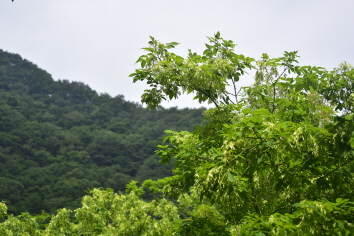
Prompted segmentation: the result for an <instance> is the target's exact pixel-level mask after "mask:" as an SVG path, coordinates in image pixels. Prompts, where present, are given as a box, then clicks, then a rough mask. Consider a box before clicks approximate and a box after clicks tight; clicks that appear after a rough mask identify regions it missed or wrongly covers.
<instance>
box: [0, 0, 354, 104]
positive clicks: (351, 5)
mask: <svg viewBox="0 0 354 236" xmlns="http://www.w3.org/2000/svg"><path fill="white" fill-rule="evenodd" d="M217 31H220V32H221V36H222V37H223V38H225V39H228V40H233V41H234V42H235V43H236V44H237V45H238V46H237V47H236V53H242V54H244V55H246V56H250V57H254V58H256V59H259V58H260V56H261V54H262V53H268V54H269V55H270V56H271V57H278V56H281V55H282V53H283V51H296V50H297V51H299V55H300V56H301V58H300V60H299V61H300V64H302V65H316V66H322V67H325V68H327V69H332V68H333V67H336V66H337V65H338V64H339V63H341V62H343V61H347V62H349V63H352V64H354V1H353V0H336V1H333V0H331V1H329V0H321V1H320V0H317V1H315V0H278V1H276V0H258V1H257V0H248V1H246V0H243V1H238V0H228V1H227V0H204V1H202V0H188V1H187V0H178V1H176V0H150V1H147V0H145V1H143V0H130V1H127V0H125V1H122V0H121V1H119V0H75V1H74V0H42V1H39V0H15V1H14V2H11V0H0V48H1V49H3V50H6V51H8V52H12V53H18V54H20V55H21V56H22V57H23V58H26V59H28V60H29V61H32V62H33V63H35V64H37V65H38V66H39V67H40V68H42V69H44V70H46V71H47V72H48V73H50V74H51V75H52V76H53V78H54V79H55V80H58V79H68V80H70V81H80V82H83V83H85V84H88V85H90V87H91V88H92V89H95V90H96V91H97V92H99V93H108V94H110V95H111V96H116V95H118V94H123V95H124V96H125V98H126V100H129V101H134V102H140V95H141V94H142V93H143V90H144V89H146V88H147V86H146V85H145V84H144V83H139V84H137V83H136V84H133V83H132V79H131V78H129V77H128V75H129V74H131V73H133V72H134V69H135V68H137V65H134V64H135V61H136V60H137V59H138V57H139V56H140V55H142V54H143V53H144V52H143V50H141V48H142V47H145V46H146V45H147V42H148V41H149V35H151V36H154V37H155V38H156V39H158V40H159V41H161V42H164V43H167V42H172V41H176V42H179V43H181V45H179V46H178V47H177V50H175V52H176V53H177V54H180V55H182V56H185V55H186V53H187V50H188V49H189V48H190V49H192V51H197V52H199V53H202V51H203V49H204V44H205V43H207V38H206V36H213V34H214V33H216V32H217ZM0 79H1V78H0ZM242 83H243V84H249V83H250V78H245V80H244V81H243V82H242ZM163 105H164V106H166V107H168V106H178V107H180V108H183V107H199V106H200V105H198V103H197V102H196V101H192V100H191V97H188V98H186V97H184V98H181V99H179V100H177V101H172V102H170V103H168V104H167V103H164V104H163Z"/></svg>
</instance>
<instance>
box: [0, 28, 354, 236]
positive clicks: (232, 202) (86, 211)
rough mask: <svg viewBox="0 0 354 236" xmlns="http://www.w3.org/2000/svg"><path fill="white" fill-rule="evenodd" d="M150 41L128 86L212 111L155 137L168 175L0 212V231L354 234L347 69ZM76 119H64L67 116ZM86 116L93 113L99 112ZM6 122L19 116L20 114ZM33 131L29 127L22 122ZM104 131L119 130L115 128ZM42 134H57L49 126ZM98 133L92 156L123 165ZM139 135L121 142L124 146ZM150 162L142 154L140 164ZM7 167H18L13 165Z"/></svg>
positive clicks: (227, 47)
mask: <svg viewBox="0 0 354 236" xmlns="http://www.w3.org/2000/svg"><path fill="white" fill-rule="evenodd" d="M150 39H151V41H150V42H149V47H147V48H144V50H146V51H147V52H148V53H147V54H146V55H143V56H141V57H140V58H139V59H138V61H137V62H140V63H141V69H137V70H136V71H135V73H133V74H132V75H131V76H132V77H133V80H134V81H138V80H142V81H146V82H147V83H148V84H149V85H150V86H151V88H150V89H148V90H146V91H145V93H144V94H143V95H142V102H144V103H146V104H147V106H148V107H149V108H151V109H153V108H158V109H161V108H159V107H158V105H159V104H160V103H161V101H162V100H164V99H173V98H178V96H179V95H180V94H182V93H194V94H195V99H197V100H198V101H200V102H203V101H208V102H209V103H213V104H215V108H212V109H209V110H208V111H205V112H204V120H203V122H202V124H201V125H200V126H198V127H196V128H195V130H194V131H192V132H190V131H172V130H171V129H168V130H166V131H165V133H166V136H165V138H164V141H165V142H167V144H164V145H158V150H157V151H156V153H157V154H158V155H159V156H160V158H161V159H160V162H161V163H163V164H166V163H169V164H170V165H171V164H172V165H174V167H175V168H174V170H173V175H172V176H169V177H165V178H163V179H158V180H152V179H148V180H145V181H144V182H143V183H142V185H141V186H140V187H138V186H137V182H136V181H132V182H130V183H129V184H128V185H127V190H126V194H121V193H119V194H115V193H113V191H112V190H105V191H103V190H99V189H93V190H92V191H91V192H90V194H91V195H87V196H85V197H84V198H83V201H82V207H81V208H77V209H76V210H68V209H65V208H64V209H61V210H59V211H58V213H57V214H56V215H53V216H52V217H51V218H50V220H49V221H48V219H47V218H46V217H47V216H45V215H42V216H37V217H33V216H30V215H29V214H26V213H24V214H22V215H21V216H18V217H13V216H7V218H6V219H5V220H4V222H2V223H1V225H0V230H2V232H6V233H7V234H9V235H11V233H18V232H20V233H22V235H26V234H33V235H35V234H38V235H259V236H262V235H353V234H354V225H353V223H354V222H353V221H354V199H353V189H354V181H353V179H354V176H353V175H354V174H353V173H354V172H353V169H354V163H353V161H354V149H353V148H354V135H353V134H354V125H353V124H354V123H353V111H352V108H353V104H354V103H353V82H354V68H353V67H352V66H350V65H349V64H346V63H343V64H341V65H340V66H339V68H335V69H334V70H333V71H327V70H325V69H324V68H321V67H312V66H298V65H297V63H298V62H297V60H296V59H297V57H298V56H297V52H285V53H284V55H283V56H282V57H279V58H270V57H269V56H268V55H267V54H263V55H262V58H261V59H260V60H258V61H256V60H254V59H252V58H248V57H245V56H243V55H238V54H236V53H234V51H233V50H234V47H235V44H233V42H232V41H229V40H224V39H223V38H221V36H220V33H219V32H218V33H217V34H215V35H214V37H210V38H208V39H209V42H210V44H206V50H205V51H204V52H203V54H202V55H198V54H197V53H192V52H191V51H190V53H189V55H188V57H187V58H186V59H185V58H183V57H180V56H178V55H176V54H174V53H171V52H170V51H169V50H170V49H173V48H174V47H175V46H176V45H177V43H169V44H162V43H160V42H158V41H157V40H155V39H154V38H153V37H151V38H150ZM252 70H254V71H255V73H254V75H255V83H254V85H252V86H250V87H247V88H241V87H240V86H238V84H237V82H238V81H239V80H240V79H241V76H242V75H243V74H244V73H246V71H247V72H252ZM102 99H106V98H102ZM13 102H14V103H16V100H13ZM8 109H10V108H9V107H8V106H3V108H2V110H3V111H7V110H8ZM97 109H98V108H97ZM2 110H0V111H2ZM76 115H77V114H75V113H70V115H69V116H67V117H66V119H69V120H70V119H74V118H73V117H77V116H76ZM96 115H97V116H98V117H100V113H99V112H96V113H95V116H96ZM14 116H15V117H18V120H19V121H21V119H22V116H20V115H18V114H15V115H14ZM47 117H48V116H47ZM75 119H76V118H75ZM78 120H80V119H79V118H78ZM112 122H115V121H114V120H113V121H112ZM121 122H125V121H124V120H123V121H121ZM36 125H37V124H36V123H29V124H28V127H30V128H31V127H35V126H36ZM95 125H100V122H99V121H97V122H96V123H95ZM109 127H111V128H112V129H117V130H120V129H121V128H122V126H121V123H118V124H116V125H111V126H109ZM48 129H49V130H51V132H53V133H55V132H56V129H55V128H54V127H51V126H48ZM32 130H34V131H37V130H39V131H38V132H39V133H38V134H37V136H36V137H38V138H39V137H42V136H43V135H40V129H33V128H32ZM3 132H5V130H4V131H3ZM82 132H83V133H85V131H84V130H82ZM96 134H97V135H99V136H102V139H100V140H99V141H98V140H97V141H96V143H95V144H91V145H93V146H94V147H101V148H100V149H99V151H98V152H96V153H95V155H94V157H95V158H97V159H98V160H99V161H97V162H98V163H101V162H102V161H111V162H113V163H114V164H117V165H121V163H123V162H120V161H123V160H121V159H117V160H115V159H114V158H111V159H104V158H102V157H101V156H100V154H101V153H104V152H105V151H106V149H107V150H109V148H110V146H112V145H118V144H120V143H121V142H120V137H118V136H117V135H116V134H115V133H112V132H108V131H106V130H105V131H96ZM11 135H13V134H12V133H10V135H7V136H6V137H5V138H3V139H2V140H1V141H2V142H4V143H6V142H10V143H11V142H15V140H11V141H8V140H9V139H11V138H12V136H11ZM140 137H141V136H139V135H135V134H132V135H131V136H127V138H129V139H131V142H134V140H139V139H140ZM72 142H73V143H75V142H74V140H73V141H72ZM74 145H75V144H74ZM3 149H4V153H6V151H7V150H6V149H5V148H3ZM59 150H60V149H59ZM88 153H90V152H88ZM108 153H111V151H108ZM108 153H107V154H105V155H108ZM32 155H33V156H34V157H36V158H37V159H38V160H39V162H38V163H39V164H38V165H43V164H42V163H45V162H46V160H48V158H46V156H48V155H49V154H48V152H47V151H44V150H41V149H37V150H35V151H33V154H32ZM82 156H84V157H85V156H86V155H85V154H82ZM2 158H3V157H2ZM136 158H137V159H138V157H136ZM37 159H36V160H37ZM81 159H86V158H81ZM146 160H148V159H146ZM114 161H117V163H115V162H114ZM154 163H155V162H154V160H150V159H149V161H146V162H145V163H144V164H146V166H154ZM12 168H13V169H12V171H14V172H16V171H17V172H19V171H21V170H19V169H20V168H23V167H18V166H16V165H13V166H12ZM129 171H131V170H129ZM83 175H84V174H83V173H82V172H81V173H80V171H78V170H77V171H75V172H73V173H70V175H69V176H72V177H73V178H76V179H80V176H83ZM6 181H8V186H9V187H8V189H9V190H6V189H5V190H3V191H15V190H16V191H21V190H18V189H21V188H22V186H21V184H19V183H15V182H11V181H10V180H6ZM6 181H5V182H6ZM149 194H150V195H149ZM144 195H145V196H146V195H148V196H149V198H151V197H152V198H153V200H152V201H151V202H145V201H143V200H142V199H141V198H140V197H141V196H144ZM165 197H173V198H175V200H171V201H169V200H167V199H166V198H165ZM0 210H1V211H0V212H2V213H1V214H2V215H3V216H4V214H5V212H6V210H7V207H6V205H4V204H0ZM45 220H47V223H48V222H49V223H48V224H47V225H46V224H45V223H43V222H44V221H45ZM24 222H26V224H25V223H24ZM41 222H42V223H41Z"/></svg>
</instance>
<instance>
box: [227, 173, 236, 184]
mask: <svg viewBox="0 0 354 236" xmlns="http://www.w3.org/2000/svg"><path fill="white" fill-rule="evenodd" d="M227 180H228V181H230V182H231V183H234V182H236V180H237V179H236V176H234V175H233V174H231V173H230V172H228V173H227Z"/></svg>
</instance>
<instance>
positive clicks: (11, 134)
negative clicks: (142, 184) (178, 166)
mask: <svg viewBox="0 0 354 236" xmlns="http://www.w3.org/2000/svg"><path fill="white" fill-rule="evenodd" d="M204 110H205V109H204V108H200V109H177V108H169V109H165V108H163V107H159V108H158V109H157V110H156V111H149V110H147V109H145V108H143V107H142V106H141V105H139V104H137V103H133V102H129V101H125V100H124V96H123V95H118V96H116V97H111V96H110V95H108V94H98V93H97V92H96V91H94V90H93V89H91V88H90V87H89V86H88V85H86V84H84V83H81V82H69V81H68V80H59V81H54V80H53V78H52V77H51V75H50V74H49V73H47V72H46V71H44V70H42V69H40V68H38V67H37V66H36V65H35V64H33V63H31V62H30V61H28V60H26V59H23V58H21V56H20V55H18V54H12V53H8V52H5V51H3V50H0V201H5V202H6V203H7V205H8V207H9V212H10V213H13V214H19V213H20V212H30V213H32V214H36V213H40V212H41V211H42V210H44V211H46V212H49V213H52V212H54V211H55V210H56V209H59V208H63V207H66V208H76V207H78V206H79V204H80V201H81V197H82V196H83V195H85V194H86V193H87V190H89V189H91V188H94V187H102V188H112V189H114V190H115V191H124V190H125V185H126V184H127V183H128V182H130V181H131V180H138V181H141V180H144V179H149V178H151V179H157V178H162V177H165V176H168V175H170V174H171V169H172V168H171V166H168V165H160V164H159V163H158V157H157V156H156V155H154V150H155V149H156V146H157V145H158V144H160V143H162V139H163V137H164V132H163V131H164V130H167V129H173V130H177V131H178V130H192V129H193V128H194V126H196V125H198V124H200V123H201V122H202V113H203V111H204Z"/></svg>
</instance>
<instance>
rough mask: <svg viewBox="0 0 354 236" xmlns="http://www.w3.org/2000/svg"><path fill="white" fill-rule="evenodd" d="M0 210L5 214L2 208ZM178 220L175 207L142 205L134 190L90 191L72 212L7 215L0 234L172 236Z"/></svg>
mask: <svg viewBox="0 0 354 236" xmlns="http://www.w3.org/2000/svg"><path fill="white" fill-rule="evenodd" d="M130 187H131V186H130ZM0 207H1V208H0V209H1V211H4V212H5V211H6V205H4V204H2V205H1V204H0ZM178 220H179V216H178V212H177V207H176V206H175V205H174V204H173V203H171V202H170V201H168V200H166V199H158V200H153V201H151V202H145V201H143V200H142V199H141V198H139V197H138V196H137V195H136V194H135V192H134V191H132V192H130V193H129V194H126V195H125V194H116V193H114V192H113V191H112V190H111V189H107V190H100V189H93V190H91V191H90V195H87V196H85V197H84V198H83V200H82V206H81V207H80V208H77V209H75V210H68V209H66V208H63V209H60V210H58V212H57V213H56V214H55V215H52V216H49V215H46V214H41V215H37V216H31V215H29V214H28V213H23V214H22V215H20V216H17V217H14V216H11V215H9V216H7V218H6V220H5V221H4V222H2V223H0V234H1V235H31V236H36V235H48V236H49V235H172V233H173V232H172V231H171V230H173V224H174V223H177V222H178ZM43 222H45V224H43ZM171 227H172V228H171Z"/></svg>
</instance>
